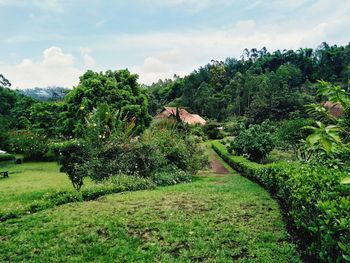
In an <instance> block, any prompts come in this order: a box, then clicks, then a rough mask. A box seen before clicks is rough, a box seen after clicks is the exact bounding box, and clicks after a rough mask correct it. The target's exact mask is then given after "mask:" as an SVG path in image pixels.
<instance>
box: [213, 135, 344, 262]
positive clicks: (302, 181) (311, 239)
mask: <svg viewBox="0 0 350 263" xmlns="http://www.w3.org/2000/svg"><path fill="white" fill-rule="evenodd" d="M212 147H213V149H214V150H215V151H216V152H217V153H218V154H219V155H220V156H221V157H222V158H223V159H224V160H225V161H226V162H227V163H228V164H229V165H230V166H231V167H232V168H234V169H235V170H237V171H239V172H240V173H242V175H244V176H246V177H247V178H249V179H251V180H253V181H255V182H257V183H259V184H260V185H262V186H263V187H264V188H266V189H267V190H268V191H269V192H270V193H271V194H272V195H273V196H274V197H276V198H277V199H278V201H279V203H280V205H281V207H282V209H283V211H284V212H285V213H286V216H287V218H288V220H290V222H291V223H292V224H293V228H294V230H295V233H293V234H295V235H296V236H297V237H298V238H299V240H300V241H301V242H302V245H303V246H306V253H307V256H310V257H313V258H314V259H317V260H320V261H322V262H350V187H349V185H344V184H341V183H340V181H341V180H342V179H343V178H344V177H346V176H347V174H346V173H342V172H338V171H335V170H330V169H328V168H324V167H311V166H308V165H302V164H299V163H278V164H268V165H261V164H257V163H253V162H251V161H248V160H246V159H245V158H243V157H239V156H233V155H231V154H229V153H228V152H227V150H226V148H225V146H224V145H222V144H221V143H220V142H217V141H215V142H213V143H212Z"/></svg>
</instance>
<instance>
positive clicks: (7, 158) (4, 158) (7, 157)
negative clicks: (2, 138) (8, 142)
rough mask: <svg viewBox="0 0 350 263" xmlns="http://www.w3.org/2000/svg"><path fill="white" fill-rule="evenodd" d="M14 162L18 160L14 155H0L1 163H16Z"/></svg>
mask: <svg viewBox="0 0 350 263" xmlns="http://www.w3.org/2000/svg"><path fill="white" fill-rule="evenodd" d="M14 160H16V156H14V155H13V154H8V153H5V154H0V162H3V161H14Z"/></svg>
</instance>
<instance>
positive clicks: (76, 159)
mask: <svg viewBox="0 0 350 263" xmlns="http://www.w3.org/2000/svg"><path fill="white" fill-rule="evenodd" d="M59 151H60V157H59V159H58V163H59V164H60V165H61V168H60V171H61V172H65V173H67V175H68V177H69V179H70V180H71V182H72V184H73V187H74V188H75V189H76V190H80V188H81V187H82V186H83V182H84V178H85V177H87V176H88V175H89V171H90V168H89V161H88V160H89V158H90V148H89V146H88V145H86V144H85V143H84V142H82V141H77V140H72V141H67V142H65V143H62V144H61V145H60V149H59Z"/></svg>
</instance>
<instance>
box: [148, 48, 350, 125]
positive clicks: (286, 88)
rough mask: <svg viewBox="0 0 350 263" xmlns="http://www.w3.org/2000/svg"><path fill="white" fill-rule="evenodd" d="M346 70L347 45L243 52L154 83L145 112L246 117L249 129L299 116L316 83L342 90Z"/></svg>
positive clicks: (349, 54)
mask: <svg viewBox="0 0 350 263" xmlns="http://www.w3.org/2000/svg"><path fill="white" fill-rule="evenodd" d="M349 65H350V44H348V45H347V46H337V45H334V46H330V45H328V44H327V43H323V44H321V45H320V46H319V47H318V48H317V49H315V50H313V49H311V48H300V49H298V50H296V51H294V50H283V51H281V50H277V51H274V52H272V53H270V52H268V51H267V49H266V48H262V49H260V50H258V49H251V50H249V49H245V50H244V52H243V54H242V56H241V58H240V59H234V58H228V59H226V60H225V61H224V62H223V61H212V63H210V64H208V65H206V66H204V67H201V68H199V69H198V70H195V71H194V72H193V73H191V74H189V75H188V76H185V77H183V78H180V77H177V76H175V78H174V79H173V80H171V79H167V80H159V81H158V82H157V83H154V84H153V85H151V86H150V91H151V95H150V96H151V100H150V111H151V113H152V114H155V113H156V112H157V110H159V109H160V108H161V107H162V106H164V105H174V106H184V107H188V108H189V109H191V110H192V111H194V112H196V113H199V114H201V115H203V116H205V117H207V118H210V119H216V120H219V121H223V120H225V119H227V118H229V117H232V116H246V117H247V118H248V119H249V121H250V122H251V123H260V122H262V121H263V120H265V119H270V120H281V119H285V118H288V117H289V115H290V114H292V113H294V114H296V115H305V105H306V104H309V103H312V102H314V101H315V91H316V89H315V85H314V84H315V83H316V81H317V80H325V81H329V82H333V83H339V84H341V85H342V86H344V87H347V85H348V81H349V78H350V66H349Z"/></svg>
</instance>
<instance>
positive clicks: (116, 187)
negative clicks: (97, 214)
mask: <svg viewBox="0 0 350 263" xmlns="http://www.w3.org/2000/svg"><path fill="white" fill-rule="evenodd" d="M154 187H155V185H154V183H153V182H152V181H151V180H149V179H145V178H138V177H135V176H127V175H118V176H112V177H109V178H108V179H106V180H104V181H102V182H100V183H98V184H95V185H92V186H88V187H85V188H84V189H83V190H82V191H81V195H82V198H83V200H84V201H89V200H95V199H97V198H99V197H100V196H103V195H107V194H113V193H120V192H126V191H137V190H146V189H152V188H154Z"/></svg>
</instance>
